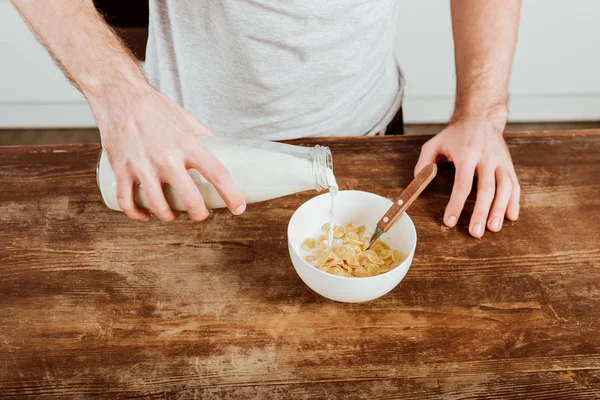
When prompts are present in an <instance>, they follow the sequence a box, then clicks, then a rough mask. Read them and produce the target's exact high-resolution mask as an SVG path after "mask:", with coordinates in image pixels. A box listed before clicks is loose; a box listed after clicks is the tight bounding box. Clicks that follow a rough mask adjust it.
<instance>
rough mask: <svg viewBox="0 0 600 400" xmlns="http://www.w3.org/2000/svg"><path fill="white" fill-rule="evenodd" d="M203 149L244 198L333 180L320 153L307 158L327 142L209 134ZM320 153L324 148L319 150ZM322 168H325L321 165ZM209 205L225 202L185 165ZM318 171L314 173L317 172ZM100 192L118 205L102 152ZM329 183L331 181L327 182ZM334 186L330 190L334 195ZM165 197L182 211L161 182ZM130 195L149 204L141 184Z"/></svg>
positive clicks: (254, 198) (290, 191) (293, 190)
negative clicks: (315, 143) (318, 156)
mask: <svg viewBox="0 0 600 400" xmlns="http://www.w3.org/2000/svg"><path fill="white" fill-rule="evenodd" d="M202 142H203V143H204V145H205V146H206V147H207V148H208V150H209V151H210V152H211V153H212V154H213V155H214V156H215V157H216V158H217V159H218V160H219V161H220V162H221V163H222V164H223V165H224V166H225V167H226V168H227V169H228V170H229V172H230V174H231V176H232V177H233V180H234V181H235V183H236V185H237V187H238V188H239V189H240V190H241V192H242V193H243V195H244V197H245V198H246V202H247V203H255V202H259V201H264V200H269V199H274V198H277V197H281V196H286V195H289V194H293V193H298V192H301V191H305V190H314V189H319V187H318V186H319V185H323V184H324V183H323V182H319V179H320V180H321V181H323V180H324V179H325V180H327V182H326V183H327V184H328V186H330V187H335V189H333V190H335V192H337V184H336V183H335V177H334V175H333V171H332V170H331V169H330V168H326V163H325V162H323V160H325V158H324V157H321V159H320V161H319V162H317V161H315V160H313V159H311V158H310V157H309V156H308V154H309V152H310V151H315V152H316V151H319V152H327V153H328V152H329V150H328V149H327V148H323V147H320V148H319V147H317V148H306V147H299V146H290V145H282V144H278V143H270V142H264V143H261V142H257V141H245V140H243V139H239V140H238V141H234V140H227V139H219V138H209V140H205V138H203V139H202ZM248 143H249V144H250V145H247V144H248ZM319 154H322V155H324V154H325V153H319ZM325 168H326V170H325ZM188 172H189V174H190V176H191V177H192V179H193V180H194V182H195V184H196V186H197V187H198V189H199V190H200V193H201V194H202V197H203V198H204V201H205V203H206V205H207V207H208V208H210V209H213V208H221V207H225V203H224V201H223V199H221V196H219V194H218V192H217V191H216V190H215V188H214V187H213V186H212V184H210V183H209V182H208V181H207V180H206V179H204V177H203V176H202V175H201V174H200V173H199V172H198V171H196V170H189V171H188ZM317 176H318V177H317ZM97 179H98V186H99V188H100V192H101V193H102V197H103V200H104V202H105V203H106V205H107V206H108V207H109V208H111V209H113V210H119V211H120V208H119V205H118V204H117V197H116V180H115V176H114V173H113V171H112V168H111V167H110V164H109V163H108V160H107V158H106V155H105V154H104V152H103V153H102V154H101V156H100V160H99V162H98V169H97ZM331 184H333V185H334V186H331ZM333 190H331V192H332V196H333V195H334V192H333ZM164 193H165V198H166V199H167V202H168V203H169V205H170V206H171V208H172V209H174V210H178V211H185V206H184V205H183V203H182V201H181V199H180V198H179V196H178V195H177V193H176V192H175V191H174V190H173V188H172V187H171V186H170V185H167V184H165V185H164ZM135 200H136V203H137V204H138V205H140V206H141V207H144V208H148V199H147V198H146V196H145V194H144V191H143V187H139V188H136V191H135Z"/></svg>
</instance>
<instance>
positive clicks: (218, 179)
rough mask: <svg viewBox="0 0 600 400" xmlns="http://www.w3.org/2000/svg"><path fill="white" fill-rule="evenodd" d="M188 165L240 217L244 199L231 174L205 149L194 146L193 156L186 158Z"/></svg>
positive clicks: (243, 207) (244, 208)
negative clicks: (212, 187)
mask: <svg viewBox="0 0 600 400" xmlns="http://www.w3.org/2000/svg"><path fill="white" fill-rule="evenodd" d="M188 164H189V166H190V167H192V168H194V169H196V170H197V171H198V172H200V173H201V174H202V176H204V178H206V180H207V181H209V182H210V183H212V185H213V186H214V188H215V189H216V190H217V192H218V193H219V196H221V198H222V199H223V201H224V202H225V205H226V206H227V208H228V209H229V210H230V211H231V212H232V213H233V214H235V215H240V214H242V213H243V212H244V211H245V210H246V199H245V198H244V195H243V194H242V192H241V191H240V190H239V189H238V187H237V186H236V184H235V182H234V181H233V178H232V177H231V174H230V173H229V171H227V169H226V168H225V167H224V166H223V164H221V163H220V162H219V160H217V159H216V158H215V156H213V155H212V154H211V153H210V152H209V151H208V150H207V149H206V147H204V146H201V145H198V146H196V147H195V148H194V150H193V156H192V157H189V158H188Z"/></svg>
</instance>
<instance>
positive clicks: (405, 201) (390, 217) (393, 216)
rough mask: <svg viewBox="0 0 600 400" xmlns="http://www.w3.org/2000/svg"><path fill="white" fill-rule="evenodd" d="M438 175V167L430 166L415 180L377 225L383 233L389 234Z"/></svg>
mask: <svg viewBox="0 0 600 400" xmlns="http://www.w3.org/2000/svg"><path fill="white" fill-rule="evenodd" d="M436 174H437V165H436V164H429V165H427V166H426V167H425V168H423V169H422V170H421V172H419V173H418V174H417V176H416V177H415V179H413V181H412V182H411V183H410V184H409V185H408V186H407V187H406V189H404V191H403V192H402V194H401V195H400V198H398V200H397V201H396V202H395V203H394V204H393V205H392V207H390V209H389V210H388V211H387V212H386V213H385V214H384V216H383V217H382V218H381V219H380V220H379V222H378V223H377V227H378V228H380V229H381V230H382V231H383V232H387V231H388V229H390V227H391V226H392V225H393V224H394V222H396V220H398V218H400V216H401V215H402V213H403V212H404V211H406V209H407V208H408V207H410V205H411V204H412V202H413V201H415V199H416V198H417V197H419V195H420V194H421V192H422V191H423V190H425V188H426V187H427V185H429V182H431V181H432V180H433V178H435V175H436Z"/></svg>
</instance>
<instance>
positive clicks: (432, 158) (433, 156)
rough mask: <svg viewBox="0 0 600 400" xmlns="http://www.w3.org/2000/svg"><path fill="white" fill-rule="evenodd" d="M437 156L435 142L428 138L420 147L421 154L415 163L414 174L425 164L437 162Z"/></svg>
mask: <svg viewBox="0 0 600 400" xmlns="http://www.w3.org/2000/svg"><path fill="white" fill-rule="evenodd" d="M437 158H438V148H437V144H436V142H434V141H433V139H430V140H429V141H428V142H427V143H425V144H424V145H423V147H421V154H420V155H419V160H418V161H417V165H415V171H414V174H415V176H417V174H418V173H419V172H421V170H422V169H423V168H425V166H427V165H429V164H434V163H436V162H437Z"/></svg>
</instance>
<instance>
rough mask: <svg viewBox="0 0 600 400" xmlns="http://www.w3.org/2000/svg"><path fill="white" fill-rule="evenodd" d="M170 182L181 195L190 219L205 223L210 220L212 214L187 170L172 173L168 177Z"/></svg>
mask: <svg viewBox="0 0 600 400" xmlns="http://www.w3.org/2000/svg"><path fill="white" fill-rule="evenodd" d="M168 182H169V184H170V185H171V186H172V187H173V189H175V192H176V193H177V194H178V195H179V198H180V199H181V202H182V203H183V205H184V207H185V209H186V211H187V214H188V217H190V219H192V220H194V221H203V220H205V219H206V218H208V216H209V215H210V213H209V211H208V209H207V208H206V205H205V204H204V199H203V198H202V195H201V194H200V191H199V190H198V187H196V184H195V183H194V180H193V179H192V178H191V176H190V174H188V172H187V171H186V170H185V169H183V168H182V169H181V171H178V172H175V173H172V174H171V175H170V176H169V177H168Z"/></svg>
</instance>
